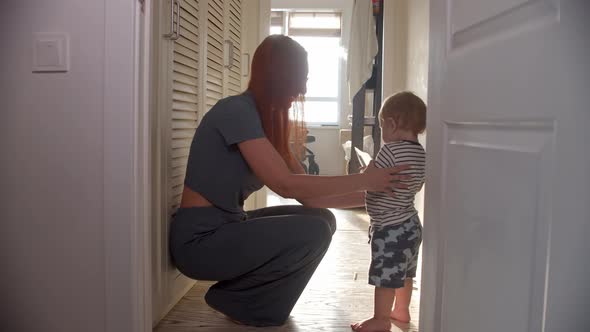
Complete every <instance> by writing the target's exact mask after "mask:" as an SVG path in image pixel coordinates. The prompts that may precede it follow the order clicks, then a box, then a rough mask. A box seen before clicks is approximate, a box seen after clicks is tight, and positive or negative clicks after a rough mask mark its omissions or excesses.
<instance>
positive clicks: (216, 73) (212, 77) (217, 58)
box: [205, 0, 227, 111]
mask: <svg viewBox="0 0 590 332" xmlns="http://www.w3.org/2000/svg"><path fill="white" fill-rule="evenodd" d="M225 1H227V0H209V3H208V6H207V52H206V54H207V68H206V70H207V73H206V75H205V76H206V84H207V85H206V87H205V94H206V95H205V108H206V111H209V110H210V109H211V107H213V105H215V103H216V102H217V101H218V100H219V99H221V98H223V90H224V89H223V86H224V84H223V43H224V21H225V19H224V15H223V14H224V2H225Z"/></svg>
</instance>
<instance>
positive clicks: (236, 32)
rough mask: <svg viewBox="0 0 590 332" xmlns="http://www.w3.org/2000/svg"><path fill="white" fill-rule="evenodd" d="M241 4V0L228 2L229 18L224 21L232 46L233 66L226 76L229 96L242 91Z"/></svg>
mask: <svg viewBox="0 0 590 332" xmlns="http://www.w3.org/2000/svg"><path fill="white" fill-rule="evenodd" d="M241 8H242V3H241V0H229V16H228V19H227V20H226V22H227V23H226V24H227V29H228V37H229V39H230V40H231V41H232V43H233V45H234V49H233V66H232V67H231V68H229V71H228V74H227V81H228V82H227V92H228V94H230V95H236V94H239V93H240V92H241V91H242V76H241V72H242V63H241V60H242V59H241V53H242V45H241V39H242V38H241V35H242V27H241V22H242V9H241Z"/></svg>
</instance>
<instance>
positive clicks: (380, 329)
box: [350, 317, 391, 332]
mask: <svg viewBox="0 0 590 332" xmlns="http://www.w3.org/2000/svg"><path fill="white" fill-rule="evenodd" d="M350 327H351V328H352V330H353V331H355V332H386V331H391V322H390V321H389V319H387V318H384V319H380V318H375V317H372V318H369V319H365V320H364V321H362V322H360V323H354V324H350Z"/></svg>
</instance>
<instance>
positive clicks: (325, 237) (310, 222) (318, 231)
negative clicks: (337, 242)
mask: <svg viewBox="0 0 590 332" xmlns="http://www.w3.org/2000/svg"><path fill="white" fill-rule="evenodd" d="M305 219H306V220H305V222H304V223H305V227H304V228H305V231H304V233H305V235H303V236H304V237H305V238H307V240H308V241H309V242H312V243H314V244H316V245H317V246H319V247H322V246H324V245H329V244H330V242H331V240H332V235H333V234H334V232H333V230H332V227H331V226H330V223H329V221H328V220H327V219H326V218H324V217H320V216H308V217H307V218H305Z"/></svg>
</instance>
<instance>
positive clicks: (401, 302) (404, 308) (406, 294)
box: [391, 278, 414, 323]
mask: <svg viewBox="0 0 590 332" xmlns="http://www.w3.org/2000/svg"><path fill="white" fill-rule="evenodd" d="M413 288H414V281H413V279H412V278H407V279H406V280H405V281H404V287H403V288H397V289H396V290H395V307H394V309H393V311H392V312H391V318H393V319H395V320H397V321H399V322H402V323H409V322H410V300H411V299H412V289H413Z"/></svg>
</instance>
